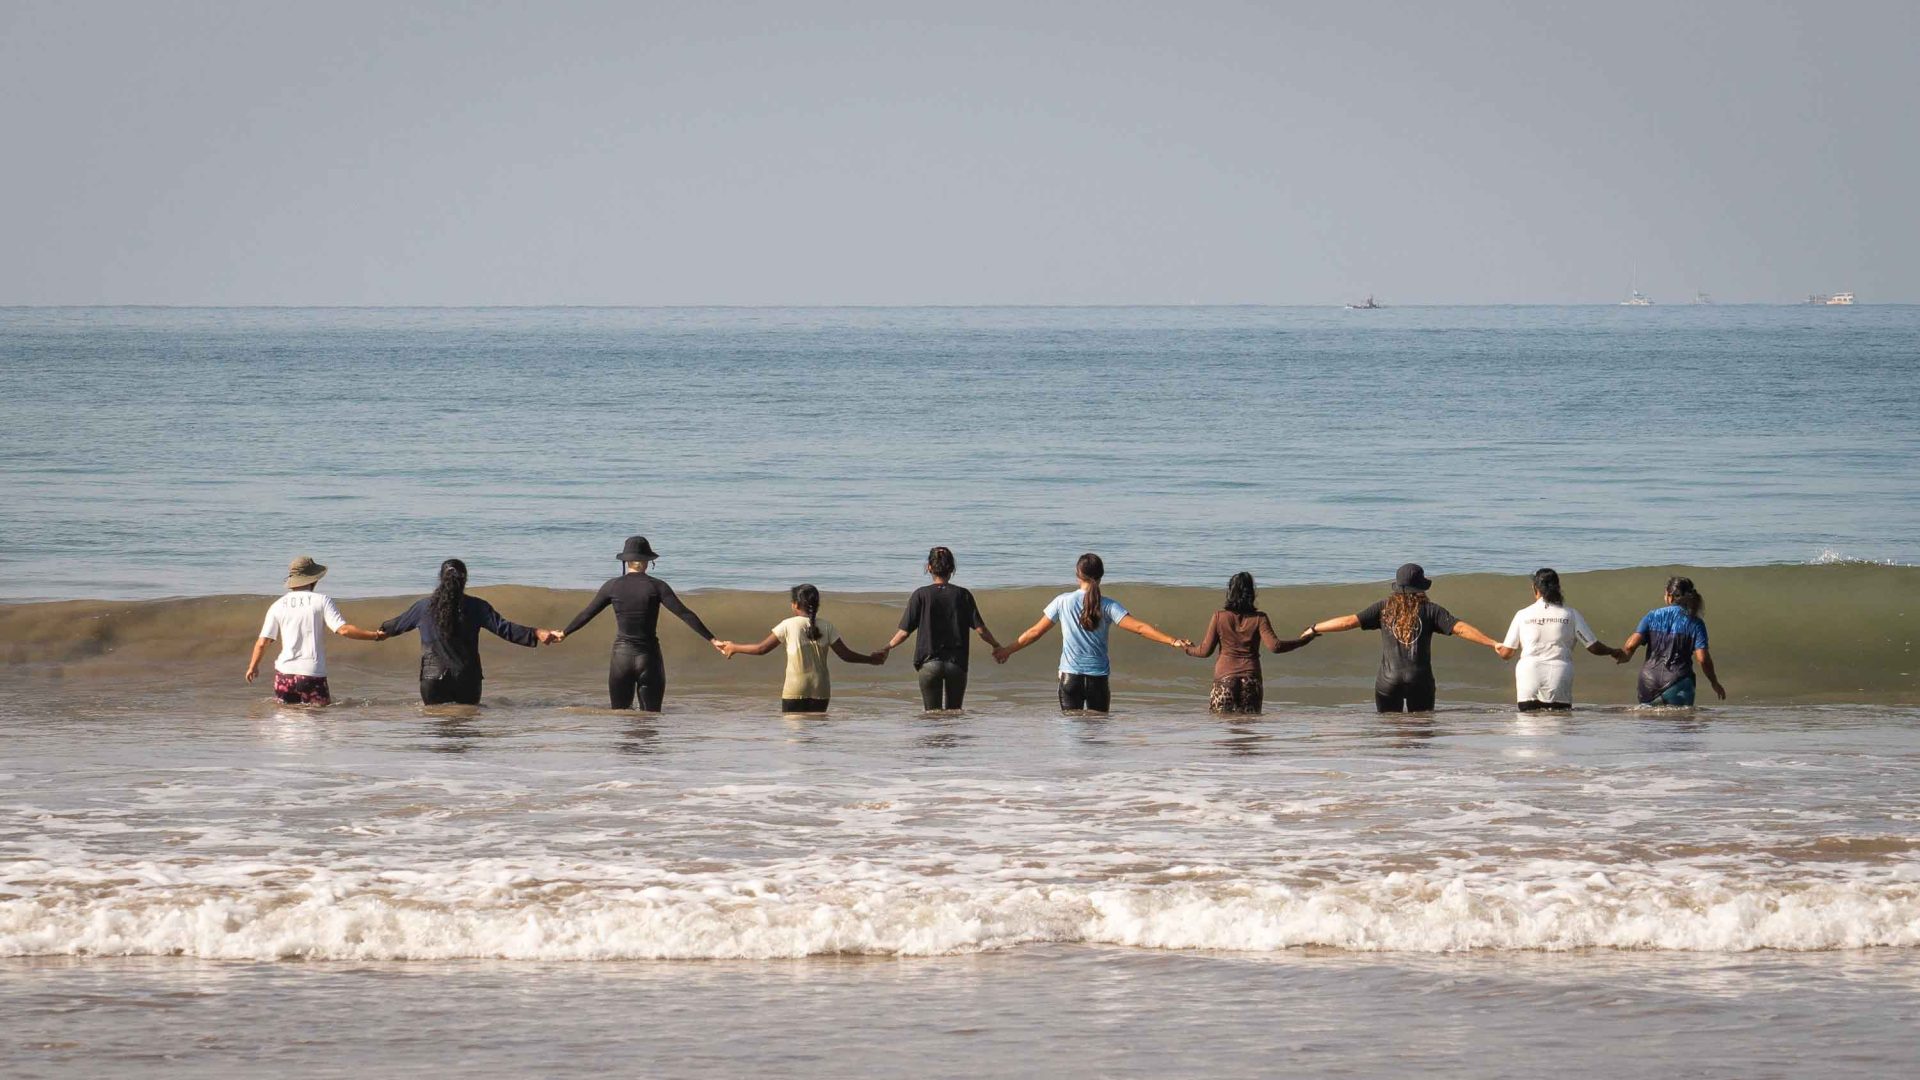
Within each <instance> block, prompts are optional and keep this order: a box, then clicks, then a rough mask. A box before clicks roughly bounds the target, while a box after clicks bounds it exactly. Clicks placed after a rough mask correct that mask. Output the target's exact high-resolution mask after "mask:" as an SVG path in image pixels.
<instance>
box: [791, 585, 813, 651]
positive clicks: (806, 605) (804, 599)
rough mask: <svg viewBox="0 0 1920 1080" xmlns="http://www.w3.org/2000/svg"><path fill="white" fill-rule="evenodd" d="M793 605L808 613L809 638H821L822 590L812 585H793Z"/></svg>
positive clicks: (809, 639)
mask: <svg viewBox="0 0 1920 1080" xmlns="http://www.w3.org/2000/svg"><path fill="white" fill-rule="evenodd" d="M792 596H793V606H794V607H797V608H799V609H800V610H801V611H803V612H805V613H806V616H807V640H808V641H819V640H820V590H819V589H816V588H814V587H813V586H811V585H795V586H794V587H793V593H792Z"/></svg>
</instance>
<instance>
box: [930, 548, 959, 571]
mask: <svg viewBox="0 0 1920 1080" xmlns="http://www.w3.org/2000/svg"><path fill="white" fill-rule="evenodd" d="M927 573H929V574H932V575H933V576H934V577H937V578H950V577H952V576H953V549H952V548H950V547H944V546H943V547H937V548H934V549H933V550H932V551H929V552H927Z"/></svg>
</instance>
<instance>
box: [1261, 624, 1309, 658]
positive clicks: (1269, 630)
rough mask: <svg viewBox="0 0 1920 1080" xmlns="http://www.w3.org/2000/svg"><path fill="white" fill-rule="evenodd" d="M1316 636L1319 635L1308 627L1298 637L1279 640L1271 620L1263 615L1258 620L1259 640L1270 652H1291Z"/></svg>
mask: <svg viewBox="0 0 1920 1080" xmlns="http://www.w3.org/2000/svg"><path fill="white" fill-rule="evenodd" d="M1318 636H1319V635H1317V634H1315V633H1314V632H1313V631H1312V630H1311V629H1309V630H1307V631H1306V632H1305V633H1303V634H1301V635H1300V636H1299V637H1296V638H1288V639H1287V640H1286V641H1281V640H1280V635H1279V634H1277V633H1275V632H1274V630H1273V621H1272V620H1271V619H1267V618H1264V617H1263V618H1261V620H1260V641H1261V643H1262V644H1264V645H1265V646H1266V647H1267V651H1268V652H1271V653H1276V654H1277V653H1289V652H1292V651H1293V650H1295V649H1298V648H1300V647H1301V646H1303V645H1305V644H1306V643H1307V642H1309V641H1312V640H1313V639H1314V638H1315V637H1318Z"/></svg>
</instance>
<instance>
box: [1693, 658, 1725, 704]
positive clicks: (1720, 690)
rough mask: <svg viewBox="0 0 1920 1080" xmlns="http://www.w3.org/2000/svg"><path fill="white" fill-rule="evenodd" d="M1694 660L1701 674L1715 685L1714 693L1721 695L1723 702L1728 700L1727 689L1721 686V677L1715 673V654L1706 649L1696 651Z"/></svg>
mask: <svg viewBox="0 0 1920 1080" xmlns="http://www.w3.org/2000/svg"><path fill="white" fill-rule="evenodd" d="M1693 660H1694V663H1697V664H1699V665H1700V674H1702V675H1705V676H1706V677H1707V681H1708V682H1709V683H1712V684H1713V692H1714V693H1715V694H1717V695H1719V697H1720V700H1721V701H1725V700H1727V688H1726V687H1724V686H1721V685H1720V677H1719V676H1718V675H1715V674H1714V673H1713V654H1712V653H1710V652H1708V651H1707V650H1705V649H1695V650H1693Z"/></svg>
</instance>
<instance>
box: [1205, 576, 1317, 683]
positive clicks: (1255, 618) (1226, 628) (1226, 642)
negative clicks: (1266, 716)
mask: <svg viewBox="0 0 1920 1080" xmlns="http://www.w3.org/2000/svg"><path fill="white" fill-rule="evenodd" d="M1253 601H1254V592H1253V575H1252V574H1249V573H1247V572H1246V571H1244V570H1243V571H1241V572H1240V573H1238V574H1235V575H1233V577H1231V578H1229V579H1228V580H1227V605H1226V607H1225V608H1223V609H1221V610H1219V611H1216V612H1214V613H1213V621H1212V622H1210V623H1208V624H1207V633H1206V636H1205V637H1203V638H1201V639H1200V643H1199V644H1197V645H1189V646H1187V655H1188V656H1199V657H1207V656H1212V655H1213V652H1214V650H1215V649H1216V648H1217V649H1219V650H1220V659H1218V660H1216V661H1214V664H1213V691H1212V693H1210V694H1209V695H1208V697H1207V707H1208V708H1210V709H1212V710H1213V711H1214V712H1217V713H1257V712H1259V711H1260V704H1261V699H1262V697H1263V696H1264V695H1263V687H1262V684H1261V678H1260V646H1262V645H1265V646H1266V647H1267V648H1268V650H1270V651H1272V652H1275V653H1285V652H1292V651H1293V650H1295V649H1297V648H1299V647H1300V646H1302V645H1305V644H1306V643H1307V642H1309V641H1312V640H1313V639H1314V637H1315V636H1316V635H1315V634H1314V632H1313V631H1312V630H1308V631H1307V632H1306V633H1304V634H1302V635H1300V636H1299V637H1297V638H1293V639H1290V640H1287V641H1282V640H1280V635H1278V634H1276V633H1274V632H1273V622H1272V620H1270V619H1268V618H1267V613H1266V612H1264V611H1261V610H1260V609H1258V608H1256V607H1254V604H1253Z"/></svg>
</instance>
